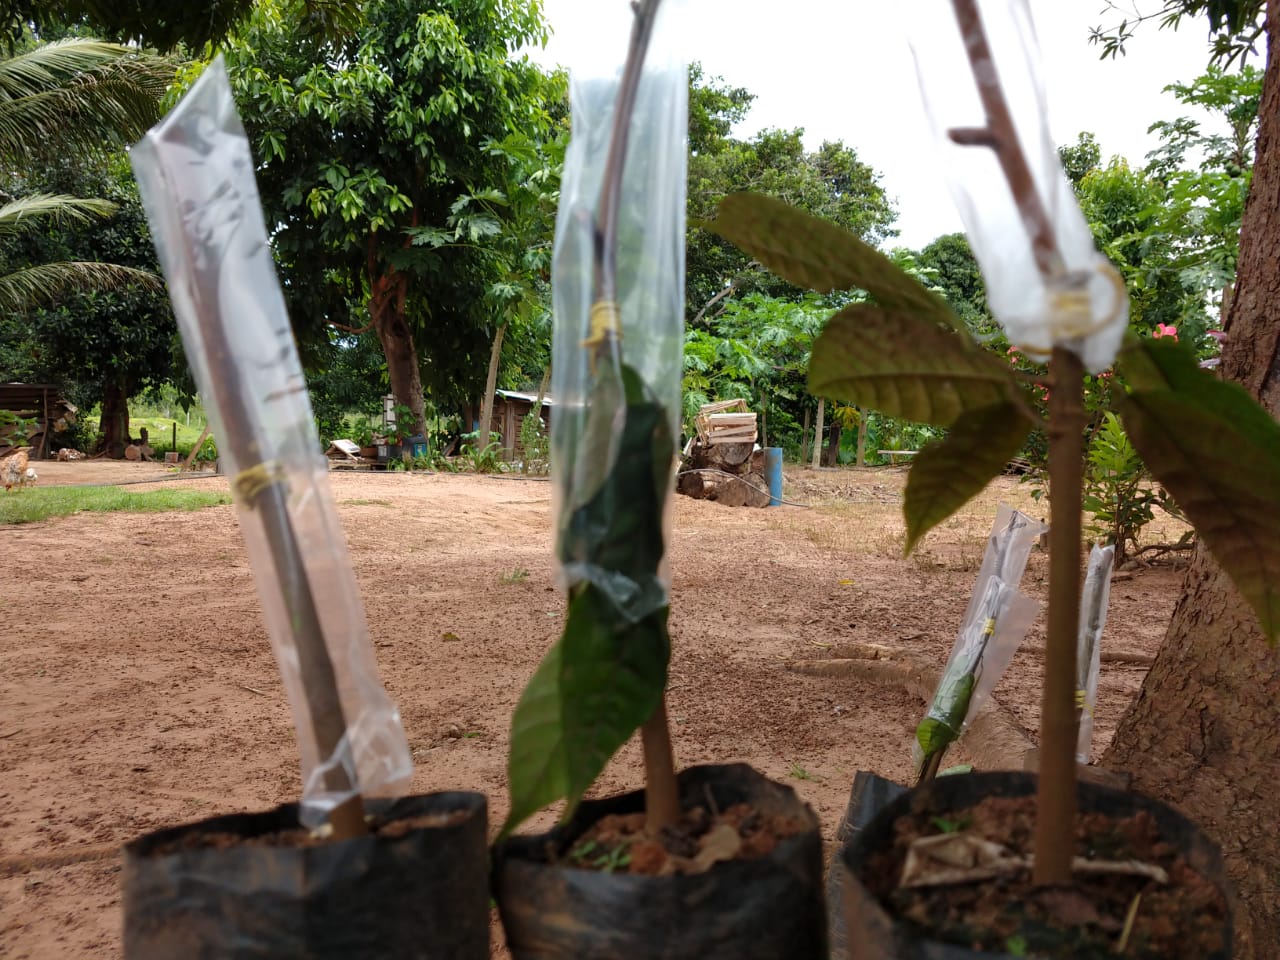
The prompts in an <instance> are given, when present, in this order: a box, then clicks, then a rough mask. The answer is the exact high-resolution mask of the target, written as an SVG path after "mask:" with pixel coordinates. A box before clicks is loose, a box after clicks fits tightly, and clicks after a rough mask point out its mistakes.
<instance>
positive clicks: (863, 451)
mask: <svg viewBox="0 0 1280 960" xmlns="http://www.w3.org/2000/svg"><path fill="white" fill-rule="evenodd" d="M856 465H857V466H859V467H865V466H866V465H867V411H866V410H865V409H864V408H863V407H859V408H858V459H857V461H856Z"/></svg>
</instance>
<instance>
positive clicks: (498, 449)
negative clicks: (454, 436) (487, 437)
mask: <svg viewBox="0 0 1280 960" xmlns="http://www.w3.org/2000/svg"><path fill="white" fill-rule="evenodd" d="M467 436H469V437H471V438H472V439H473V440H474V439H475V437H476V434H474V433H469V434H467ZM460 455H461V459H462V461H463V462H464V463H465V464H466V465H467V468H468V469H469V470H470V471H471V472H472V473H501V472H502V471H503V470H505V469H506V463H505V462H504V461H503V459H502V443H501V442H500V441H498V440H492V441H490V442H489V444H488V445H487V446H486V447H485V448H484V449H483V450H482V449H480V448H479V447H477V446H476V445H475V444H474V443H464V444H463V445H462V450H461V454H460Z"/></svg>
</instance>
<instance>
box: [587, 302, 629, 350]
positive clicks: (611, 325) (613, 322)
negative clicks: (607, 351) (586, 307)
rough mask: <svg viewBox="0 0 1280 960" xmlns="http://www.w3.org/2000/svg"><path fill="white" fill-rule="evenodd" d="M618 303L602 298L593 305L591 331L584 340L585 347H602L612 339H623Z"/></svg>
mask: <svg viewBox="0 0 1280 960" xmlns="http://www.w3.org/2000/svg"><path fill="white" fill-rule="evenodd" d="M620 319H621V317H620V314H619V313H618V305H617V304H616V303H614V302H613V301H611V300H602V301H600V302H599V303H593V304H592V305H591V333H590V334H589V335H588V336H587V339H585V340H583V341H582V346H584V347H590V348H595V347H601V346H604V344H606V343H608V342H609V341H610V340H621V339H622V326H621V324H620Z"/></svg>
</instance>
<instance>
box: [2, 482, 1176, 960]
mask: <svg viewBox="0 0 1280 960" xmlns="http://www.w3.org/2000/svg"><path fill="white" fill-rule="evenodd" d="M40 474H41V477H40V482H41V484H52V483H59V484H80V483H106V482H124V481H130V482H133V481H143V480H151V479H155V478H157V477H160V476H162V475H163V474H164V470H163V467H161V466H158V465H150V464H127V463H107V464H104V463H96V462H82V463H65V464H44V465H41V467H40ZM904 477H905V471H903V470H901V469H873V470H865V471H852V470H833V471H826V470H824V471H820V472H818V473H816V474H815V473H813V472H809V471H803V470H799V469H796V470H795V471H794V472H789V473H788V478H787V480H788V483H787V488H786V495H787V497H788V498H789V499H793V500H797V501H800V502H802V503H805V504H807V506H806V507H794V506H785V507H780V508H772V509H765V510H749V509H733V508H727V507H721V506H718V505H716V504H713V503H707V502H700V501H693V500H689V499H686V498H683V497H677V498H676V507H675V524H674V544H673V550H672V569H673V573H674V587H673V602H672V609H673V613H672V625H673V635H674V643H675V650H674V655H673V662H672V669H671V684H670V692H669V704H670V713H671V717H672V723H673V728H674V729H673V735H674V737H675V744H676V754H677V759H678V762H679V763H680V764H682V765H687V764H694V763H703V762H708V761H717V762H723V761H735V760H743V761H747V762H749V763H751V764H753V765H754V766H755V767H757V768H758V769H760V770H762V771H763V772H764V773H766V774H768V775H769V776H772V777H774V778H776V779H779V780H783V781H786V782H788V783H790V784H792V785H793V786H794V787H795V788H796V789H797V790H798V791H799V792H800V793H801V794H802V795H803V796H804V797H805V798H806V799H807V800H808V801H809V802H810V803H811V804H813V806H814V807H815V809H816V810H817V812H818V814H819V816H820V818H821V819H822V822H823V825H824V830H825V832H826V836H827V839H828V840H829V841H830V840H831V839H832V837H833V835H834V832H835V829H836V825H837V823H838V822H839V819H840V816H841V814H842V812H843V810H844V806H845V803H846V801H847V797H848V791H849V786H850V783H851V781H852V779H853V775H854V772H855V771H856V770H858V769H869V770H874V771H876V772H878V773H880V774H882V775H885V776H888V777H892V778H895V779H898V780H900V781H906V780H907V779H908V778H909V776H910V745H911V740H912V731H913V729H914V726H915V724H916V722H917V721H918V720H919V718H920V714H921V712H922V710H923V708H924V704H923V702H922V701H921V700H919V699H917V698H916V697H915V696H913V695H912V694H911V693H909V692H907V691H906V690H904V689H901V688H898V687H895V686H894V685H891V684H884V683H876V682H867V681H857V680H852V679H849V678H842V677H832V676H811V675H805V674H801V673H798V672H795V671H794V670H791V669H788V666H787V664H788V661H793V660H797V659H820V658H822V657H824V655H828V656H829V655H830V653H831V651H833V650H837V649H838V648H839V647H840V646H842V645H849V644H856V643H872V644H880V645H886V646H890V647H894V648H896V649H900V650H901V651H903V653H904V654H907V655H910V656H912V657H916V658H918V659H919V660H921V661H926V662H928V661H932V662H935V663H941V662H942V661H943V660H945V658H946V655H947V651H948V649H949V647H950V645H951V643H952V640H953V638H954V634H955V630H956V628H957V626H958V623H959V619H960V616H961V613H962V612H963V610H964V607H965V604H966V603H967V601H968V598H969V593H970V591H971V590H972V587H973V581H974V577H975V575H976V573H977V568H978V565H979V563H980V562H981V558H982V550H983V547H984V540H985V536H986V534H987V532H988V531H989V529H990V526H991V522H992V518H993V516H994V507H995V504H996V503H997V502H999V501H1000V500H1002V499H1003V500H1004V501H1006V502H1010V503H1013V504H1015V505H1022V506H1024V507H1027V508H1028V509H1029V510H1031V511H1032V512H1038V508H1034V507H1033V506H1032V504H1031V501H1030V499H1029V497H1028V496H1027V493H1028V491H1027V488H1026V486H1019V485H1018V484H1017V483H1016V482H1015V481H1013V480H1001V481H998V482H997V483H996V484H994V485H993V486H992V487H991V488H990V489H988V491H987V492H986V493H985V494H984V495H983V496H982V497H981V498H980V499H979V500H978V501H975V503H973V504H971V505H970V507H969V508H968V509H967V510H966V511H965V512H964V513H963V514H962V515H961V516H959V517H957V518H953V519H952V520H951V521H949V522H948V523H946V524H945V525H944V526H943V527H942V528H941V529H940V530H938V531H936V532H935V533H933V534H931V535H930V536H929V537H928V539H927V540H926V541H925V543H924V545H923V547H922V548H921V549H920V550H919V551H918V552H917V554H916V555H915V556H913V557H912V558H909V559H903V558H902V556H901V537H902V523H901V488H902V482H903V478H904ZM332 480H333V489H334V494H335V496H336V499H337V501H338V504H339V510H340V512H341V515H342V519H343V523H344V527H345V530H346V534H347V538H348V542H349V544H350V548H351V556H352V560H353V562H354V564H355V569H356V573H357V576H358V578H359V581H360V586H361V590H362V593H363V596H364V599H365V604H366V610H367V615H368V620H369V624H370V629H371V633H372V636H373V640H374V643H375V645H376V649H377V656H378V660H379V664H380V668H381V672H382V677H383V680H384V682H385V683H386V686H387V688H388V690H389V691H390V693H391V696H392V697H393V698H394V699H395V700H396V702H397V703H398V704H399V706H400V710H401V713H402V716H403V719H404V724H405V727H406V729H407V731H408V736H409V740H410V743H411V745H412V747H413V753H414V758H415V761H416V773H415V775H414V780H413V787H414V789H415V790H416V791H421V792H426V791H431V790H438V789H476V790H480V791H482V792H484V793H486V794H487V795H488V796H489V803H490V812H489V822H490V824H491V827H492V826H494V825H496V824H497V823H499V822H500V821H501V820H502V818H503V817H504V815H505V813H506V797H505V782H504V769H505V762H506V745H507V729H508V722H509V717H510V714H511V710H512V708H513V707H514V705H515V702H516V700H517V698H518V696H519V694H520V690H521V688H522V687H523V685H524V683H525V681H526V679H527V678H528V677H529V675H530V674H531V673H532V671H533V669H534V667H535V666H536V664H537V663H538V660H539V658H540V657H541V656H542V654H543V652H544V651H545V649H546V648H547V646H548V645H549V644H550V643H551V642H552V641H553V639H554V638H555V637H556V635H557V633H558V630H559V627H560V623H561V610H562V602H561V599H560V597H559V595H558V594H557V593H556V591H555V590H554V588H553V586H552V571H551V536H550V518H549V510H550V503H551V491H550V487H549V485H548V484H547V483H546V482H539V481H526V480H521V479H512V478H481V477H473V476H454V475H438V474H433V475H425V474H408V475H406V474H403V473H392V474H375V473H359V474H356V473H337V472H335V473H334V474H333V477H332ZM177 482H180V483H183V484H184V485H188V486H192V487H205V488H210V489H219V488H223V489H225V486H226V481H225V480H224V479H223V478H209V479H199V480H182V481H177ZM130 489H133V490H146V489H148V487H146V486H141V485H140V486H134V487H131V488H130ZM15 495H21V494H15ZM0 555H2V556H3V557H4V561H3V564H2V565H0V616H2V617H3V624H4V629H3V631H2V632H0V773H2V776H0V957H4V958H7V960H20V958H21V960H76V958H90V957H92V958H101V957H110V956H116V955H118V954H119V928H120V913H119V911H120V892H119V875H120V868H119V863H118V860H117V856H116V848H117V847H118V845H119V844H121V843H123V842H124V841H126V840H128V839H130V838H132V837H134V836H137V835H139V834H141V833H145V832H147V831H150V830H154V829H157V828H159V827H162V826H166V825H172V824H176V823H181V822H184V821H190V820H196V819H201V818H203V817H207V816H212V815H214V814H217V813H227V812H232V811H237V810H254V809H263V808H267V807H270V806H272V805H274V804H277V803H280V802H283V801H287V800H292V799H295V798H296V797H297V794H298V790H299V785H300V777H299V773H298V767H297V755H296V751H295V748H294V743H293V734H292V731H291V727H290V723H289V712H288V707H287V705H286V703H285V700H284V695H283V692H282V688H281V685H280V681H279V679H278V676H277V673H276V667H275V663H274V661H273V660H272V658H271V654H270V651H269V648H268V644H267V639H266V635H265V632H264V629H263V625H262V621H261V617H260V615H259V609H258V601H257V597H256V596H255V594H254V588H253V584H252V581H251V578H250V572H249V566H248V560H247V557H246V556H245V553H244V549H243V546H242V543H241V539H240V535H239V532H238V530H237V524H236V516H235V510H234V508H233V507H231V506H222V507H213V508H209V509H205V510H202V511H198V512H195V513H172V514H159V515H145V516H144V515H128V514H105V515H101V514H91V515H80V516H73V517H68V518H63V519H58V520H52V521H49V522H46V523H40V524H33V525H27V526H18V527H3V528H0ZM1045 572H1046V560H1045V556H1044V555H1043V554H1042V553H1039V552H1035V553H1033V554H1032V557H1031V561H1030V564H1029V566H1028V571H1027V575H1026V577H1025V579H1024V581H1023V589H1024V590H1025V591H1027V592H1029V593H1031V594H1032V595H1033V596H1035V597H1037V598H1038V599H1041V600H1043V599H1044V596H1045V592H1046V582H1045ZM1180 582H1181V573H1180V571H1178V570H1174V569H1171V568H1170V567H1167V566H1163V567H1153V568H1150V569H1140V570H1137V571H1134V572H1133V573H1131V574H1130V573H1126V574H1122V579H1120V580H1118V581H1117V582H1116V584H1115V586H1114V588H1113V591H1112V610H1111V617H1110V621H1109V623H1108V627H1107V634H1106V639H1105V641H1104V649H1112V650H1123V651H1128V652H1133V653H1137V654H1146V655H1149V654H1152V653H1154V652H1155V649H1156V647H1157V645H1158V644H1159V642H1160V640H1161V639H1162V637H1163V635H1164V631H1165V628H1166V626H1167V624H1168V619H1169V616H1170V614H1171V612H1172V608H1173V603H1174V600H1175V598H1176V596H1177V592H1178V589H1179V586H1180ZM1043 645H1044V620H1043V617H1041V619H1040V620H1039V621H1037V623H1036V625H1035V626H1034V627H1033V628H1032V632H1031V634H1030V635H1029V636H1028V638H1027V640H1026V641H1025V642H1024V645H1023V650H1022V651H1021V652H1020V653H1019V654H1018V656H1017V658H1016V659H1015V660H1014V662H1013V666H1012V667H1011V668H1010V671H1009V673H1008V674H1007V675H1006V676H1005V678H1004V680H1003V681H1002V683H1001V685H1000V687H999V688H998V689H997V691H996V697H997V699H998V700H999V701H1000V702H1001V704H1003V706H1004V707H1006V708H1007V709H1008V711H1009V712H1010V713H1011V714H1012V715H1013V716H1014V717H1015V718H1016V719H1017V721H1018V722H1019V723H1020V724H1021V725H1022V726H1024V727H1025V728H1026V730H1027V731H1030V732H1032V738H1033V739H1034V731H1035V729H1036V726H1037V719H1038V712H1039V706H1038V698H1039V694H1038V685H1039V677H1040V670H1041V667H1042V660H1043V658H1042V656H1041V654H1040V652H1039V650H1040V649H1042V648H1043ZM1144 669H1145V667H1143V666H1142V665H1141V664H1122V663H1104V664H1103V671H1102V681H1101V692H1100V697H1099V705H1098V709H1097V726H1096V734H1095V756H1096V755H1097V753H1098V752H1100V750H1101V749H1102V747H1103V746H1105V744H1106V741H1107V740H1108V738H1109V737H1110V736H1111V734H1112V731H1113V730H1114V727H1115V724H1116V721H1117V720H1118V718H1119V715H1120V713H1121V712H1122V711H1123V710H1124V708H1125V706H1126V704H1127V703H1128V702H1129V700H1130V699H1131V698H1132V696H1133V694H1134V693H1135V691H1136V690H1137V689H1138V686H1139V684H1140V683H1141V680H1142V676H1143V671H1144ZM967 759H968V755H967V753H966V749H965V744H964V742H963V741H962V742H961V743H960V745H959V747H958V748H957V749H955V750H954V751H953V754H952V755H951V756H950V757H949V758H948V762H949V763H961V762H965V761H966V760H967ZM639 776H640V763H639V751H638V748H637V747H636V745H635V744H634V743H633V744H631V745H628V747H627V748H626V749H624V750H623V751H622V753H621V754H620V755H619V757H618V758H617V759H616V760H615V762H614V763H613V764H612V765H611V766H610V768H609V769H608V770H607V771H606V773H605V775H604V776H603V777H602V778H601V780H600V782H599V783H598V785H597V789H598V791H599V792H614V791H618V790H621V789H626V788H631V787H634V786H637V785H638V783H639ZM550 819H551V814H549V813H544V814H543V815H542V816H541V818H540V819H539V820H536V821H534V822H533V823H532V824H531V825H532V826H541V825H545V824H547V823H549V822H550ZM494 949H495V956H502V955H504V953H503V951H502V949H501V947H500V946H498V945H495V948H494Z"/></svg>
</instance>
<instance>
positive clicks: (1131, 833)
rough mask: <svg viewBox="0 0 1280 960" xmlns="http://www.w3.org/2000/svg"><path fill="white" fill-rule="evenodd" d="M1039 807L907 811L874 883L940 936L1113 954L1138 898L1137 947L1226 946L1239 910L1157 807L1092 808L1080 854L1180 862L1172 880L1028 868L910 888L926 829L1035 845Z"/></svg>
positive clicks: (990, 946)
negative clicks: (906, 873)
mask: <svg viewBox="0 0 1280 960" xmlns="http://www.w3.org/2000/svg"><path fill="white" fill-rule="evenodd" d="M1035 807H1036V799H1035V797H1034V796H1026V797H988V798H986V799H984V800H982V801H981V802H980V803H978V804H977V805H975V806H972V807H969V808H967V809H962V810H957V811H955V812H954V813H951V814H948V815H946V816H937V815H930V814H906V815H904V816H901V817H899V818H898V819H897V820H896V821H895V822H894V827H893V844H892V846H891V847H890V848H889V849H888V850H886V851H884V852H881V853H876V854H873V855H872V856H871V858H870V859H869V861H868V868H869V869H867V871H866V872H865V875H864V878H863V879H864V882H865V883H866V884H867V886H868V888H869V889H870V890H871V892H872V893H873V894H874V895H875V896H876V897H878V898H879V899H880V901H881V902H882V903H883V904H885V906H886V907H887V908H888V909H889V910H890V911H891V912H892V913H893V914H895V915H896V916H898V917H899V918H900V919H903V920H906V921H907V922H909V923H911V924H913V925H914V926H916V927H918V928H920V930H921V931H922V932H923V933H926V934H927V935H928V936H930V937H932V938H934V939H938V940H944V941H947V942H950V943H955V944H958V945H962V946H965V947H969V948H971V949H975V950H987V951H992V952H997V953H1002V954H1015V955H1028V956H1037V955H1040V956H1053V957H1071V958H1078V960H1103V958H1113V957H1115V956H1116V955H1117V953H1118V952H1119V951H1118V947H1119V945H1120V943H1121V941H1122V938H1123V937H1124V936H1125V934H1124V931H1125V927H1126V921H1127V918H1128V914H1129V911H1130V909H1131V908H1134V903H1135V900H1136V901H1137V906H1136V908H1135V912H1134V917H1133V921H1132V924H1131V929H1130V930H1129V932H1128V936H1127V943H1126V945H1125V949H1124V952H1123V955H1124V956H1125V957H1128V958H1139V960H1202V958H1204V957H1209V956H1213V955H1214V954H1215V952H1217V951H1220V950H1221V949H1222V947H1223V943H1222V931H1223V928H1224V926H1223V921H1224V918H1225V917H1226V915H1227V905H1226V903H1225V901H1224V900H1223V897H1222V895H1221V894H1220V893H1219V891H1218V889H1217V888H1216V887H1215V886H1214V885H1213V884H1212V883H1211V882H1209V881H1208V880H1207V879H1205V878H1204V877H1202V876H1201V875H1200V874H1199V873H1197V872H1196V871H1195V870H1194V869H1193V868H1192V867H1191V866H1190V865H1189V864H1188V863H1187V861H1186V859H1185V858H1184V857H1182V856H1181V855H1180V854H1179V853H1178V851H1177V849H1176V848H1175V847H1174V846H1173V845H1172V844H1170V843H1168V842H1166V841H1164V840H1162V839H1161V837H1160V835H1159V832H1158V829H1157V825H1156V822H1155V820H1154V818H1153V817H1152V816H1151V815H1150V814H1149V813H1147V812H1146V811H1139V812H1137V813H1135V814H1133V815H1131V816H1128V817H1123V818H1117V817H1114V816H1111V815H1109V814H1102V813H1085V814H1082V815H1081V816H1079V817H1078V818H1077V823H1076V856H1079V857H1086V858H1089V859H1098V860H1136V861H1139V862H1141V863H1145V864H1152V865H1155V866H1159V867H1161V868H1163V869H1164V870H1165V871H1166V872H1167V873H1168V875H1169V883H1168V884H1160V883H1158V882H1157V881H1155V880H1152V879H1150V878H1147V877H1141V876H1126V875H1115V874H1105V875H1098V874H1091V875H1080V874H1077V876H1076V882H1075V884H1074V885H1073V886H1072V887H1069V888H1045V889H1038V888H1036V887H1035V886H1034V885H1033V883H1032V880H1031V873H1030V871H1029V870H1020V871H1016V872H1013V873H1010V874H1007V875H1003V876H1000V877H998V878H995V879H992V880H984V881H978V882H973V883H962V884H954V885H947V886H933V887H915V888H899V887H898V882H899V878H900V877H901V875H902V866H903V862H904V860H905V858H906V851H907V848H908V846H909V845H910V844H911V842H912V841H913V840H915V839H916V838H918V837H922V836H933V835H936V834H940V833H945V832H952V831H957V830H963V831H966V832H971V833H973V834H974V835H976V836H979V837H982V838H984V839H987V840H991V841H995V842H998V843H1000V844H1003V845H1004V846H1005V847H1006V848H1008V849H1009V850H1010V851H1011V852H1012V853H1014V854H1017V855H1027V854H1029V853H1030V852H1031V850H1032V847H1033V840H1032V838H1033V835H1034V832H1035ZM1139 897H1140V898H1141V899H1138V898H1139Z"/></svg>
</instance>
